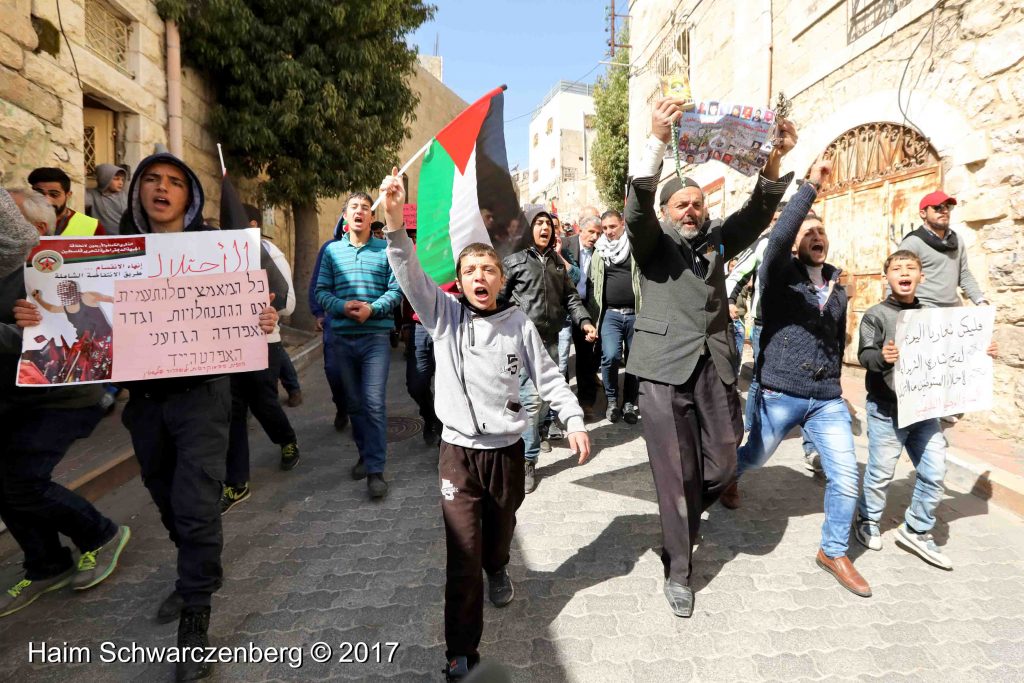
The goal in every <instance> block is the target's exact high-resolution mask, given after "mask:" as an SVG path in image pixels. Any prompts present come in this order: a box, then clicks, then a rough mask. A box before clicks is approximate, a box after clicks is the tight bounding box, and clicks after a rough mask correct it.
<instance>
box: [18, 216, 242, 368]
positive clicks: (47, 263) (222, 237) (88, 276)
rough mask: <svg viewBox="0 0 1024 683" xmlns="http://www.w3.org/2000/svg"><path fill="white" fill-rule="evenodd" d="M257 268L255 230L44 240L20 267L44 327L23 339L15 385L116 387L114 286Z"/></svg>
mask: <svg viewBox="0 0 1024 683" xmlns="http://www.w3.org/2000/svg"><path fill="white" fill-rule="evenodd" d="M259 265H260V247H259V231H258V230H255V229H254V230H232V231H227V232H220V231H208V232H195V233H175V234H154V235H137V236H123V237H79V238H65V237H44V238H42V239H41V240H40V243H39V245H38V246H37V247H35V248H34V249H33V250H32V251H31V252H30V253H29V255H28V258H27V259H26V263H25V270H24V277H25V291H26V293H27V297H26V298H27V299H28V300H29V301H32V302H33V303H35V304H36V305H37V307H38V310H39V313H40V315H41V316H42V322H41V323H40V324H39V325H36V326H33V327H29V328H26V329H25V330H24V332H23V334H22V354H21V362H20V364H19V371H18V378H17V384H18V385H19V386H37V385H41V384H50V385H53V384H78V383H89V382H109V381H114V380H115V375H114V346H113V339H114V332H113V321H114V319H115V303H114V298H113V297H114V288H115V285H114V283H115V282H116V281H121V280H137V279H150V278H168V277H170V278H175V279H176V278H180V277H185V276H189V277H190V276H195V275H198V274H211V273H232V272H246V271H249V270H253V269H257V268H259ZM135 379H137V378H135Z"/></svg>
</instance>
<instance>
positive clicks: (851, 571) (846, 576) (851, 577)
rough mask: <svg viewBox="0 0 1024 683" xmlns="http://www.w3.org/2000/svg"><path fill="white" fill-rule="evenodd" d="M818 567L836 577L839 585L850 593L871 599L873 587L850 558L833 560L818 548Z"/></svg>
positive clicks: (816, 559) (843, 557)
mask: <svg viewBox="0 0 1024 683" xmlns="http://www.w3.org/2000/svg"><path fill="white" fill-rule="evenodd" d="M815 561H816V562H817V563H818V566H819V567H821V568H822V569H824V570H825V571H827V572H828V573H829V574H831V575H832V576H834V577H836V581H838V582H839V585H840V586H842V587H843V588H845V589H846V590H848V591H850V592H851V593H853V594H854V595H859V596H860V597H862V598H870V597H871V586H869V585H868V582H867V581H865V580H864V577H863V576H861V575H860V572H858V571H857V569H856V568H855V567H854V566H853V562H850V558H848V557H847V556H846V555H842V556H840V557H836V558H832V557H829V556H828V555H826V554H825V551H823V550H822V549H821V548H818V556H817V557H816V558H815Z"/></svg>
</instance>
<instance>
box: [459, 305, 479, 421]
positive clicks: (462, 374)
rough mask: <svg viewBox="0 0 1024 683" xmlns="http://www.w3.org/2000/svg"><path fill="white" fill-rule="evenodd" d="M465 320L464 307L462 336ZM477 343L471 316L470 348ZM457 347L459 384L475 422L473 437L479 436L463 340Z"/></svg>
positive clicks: (460, 325) (463, 310)
mask: <svg viewBox="0 0 1024 683" xmlns="http://www.w3.org/2000/svg"><path fill="white" fill-rule="evenodd" d="M465 319H466V309H465V307H462V308H461V309H460V311H459V331H460V332H462V334H465V332H464V331H463V330H462V323H463V322H464V321H465ZM475 342H476V335H475V333H474V331H473V317H472V316H470V318H469V345H470V346H474V345H475ZM457 347H458V349H459V382H461V383H462V395H463V396H465V397H466V407H468V408H469V417H470V418H471V419H472V420H473V429H475V430H476V431H475V432H474V433H473V436H477V435H479V434H482V433H483V432H482V431H481V430H480V424H479V423H478V422H477V420H476V411H475V410H473V401H471V400H470V399H469V389H467V388H466V360H465V358H463V356H462V343H461V340H460V343H459V344H457Z"/></svg>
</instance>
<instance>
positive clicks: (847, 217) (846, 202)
mask: <svg viewBox="0 0 1024 683" xmlns="http://www.w3.org/2000/svg"><path fill="white" fill-rule="evenodd" d="M824 154H825V157H826V158H828V159H831V160H832V161H833V173H832V177H831V179H830V180H829V182H828V183H826V184H825V185H824V186H822V188H821V192H820V193H819V194H818V200H817V201H816V202H815V204H814V210H815V211H816V212H817V213H818V215H819V216H821V218H822V221H823V222H824V223H825V228H826V230H827V231H828V236H829V257H828V260H829V263H833V264H835V265H837V266H839V267H840V268H842V269H843V280H842V283H843V285H845V286H846V289H847V291H848V292H849V294H850V306H849V309H848V311H847V329H846V337H847V346H846V355H845V360H846V362H847V363H857V344H858V341H859V339H858V334H857V332H858V328H859V327H860V319H861V317H862V316H863V314H864V311H866V310H867V309H868V308H870V307H871V306H873V305H874V304H876V303H878V302H879V301H881V300H882V299H883V298H884V296H885V277H884V276H883V275H882V264H883V262H884V261H885V258H886V256H888V255H889V254H890V253H892V252H893V251H894V250H895V249H896V247H897V246H898V245H899V243H900V240H902V239H903V236H904V235H905V234H907V233H908V232H910V231H912V230H914V229H915V228H916V227H917V226H918V225H919V224H920V217H919V216H918V209H917V204H918V201H920V198H921V197H923V196H924V195H926V194H928V193H929V192H932V191H934V190H937V189H939V188H941V187H942V166H941V163H940V161H939V157H938V155H937V154H936V153H935V150H934V149H932V147H931V145H930V144H928V140H927V139H926V138H924V137H922V136H921V135H920V134H918V133H917V132H916V131H914V130H912V129H910V128H908V127H906V126H901V125H899V124H897V123H868V124H864V125H862V126H858V127H856V128H852V129H850V130H848V131H846V132H845V133H843V134H842V135H840V136H839V137H838V138H836V139H835V140H834V141H833V142H832V143H831V144H830V145H829V146H828V147H827V148H826V149H825V152H824Z"/></svg>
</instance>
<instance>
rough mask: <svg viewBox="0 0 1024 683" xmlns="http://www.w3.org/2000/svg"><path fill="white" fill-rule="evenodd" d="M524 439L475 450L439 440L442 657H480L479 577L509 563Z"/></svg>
mask: <svg viewBox="0 0 1024 683" xmlns="http://www.w3.org/2000/svg"><path fill="white" fill-rule="evenodd" d="M525 470H526V464H525V460H524V458H523V441H522V440H521V439H520V440H519V441H516V442H515V443H514V444H512V445H511V446H506V447H505V448H498V449H489V450H479V449H474V448H464V447H462V446H455V445H453V444H450V443H448V442H446V441H442V442H441V456H440V462H439V463H438V473H439V478H440V484H441V512H442V513H443V514H444V531H445V540H446V542H447V548H448V569H447V582H446V583H445V588H444V639H445V644H446V646H447V653H446V656H447V658H448V659H451V658H452V657H459V656H462V657H466V658H468V659H469V664H470V666H472V665H474V664H476V662H477V661H479V659H480V655H479V653H478V652H477V648H478V647H479V646H480V636H481V634H482V633H483V630H484V581H483V576H482V575H481V573H480V572H481V570H483V571H486V572H487V573H489V574H493V573H494V572H497V571H498V570H500V569H502V568H503V567H504V566H505V565H507V564H508V560H509V548H510V547H511V546H512V532H513V531H515V528H516V510H518V509H519V506H520V505H522V504H523V498H525V497H526V493H525V492H524V490H523V479H524V477H525Z"/></svg>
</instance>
